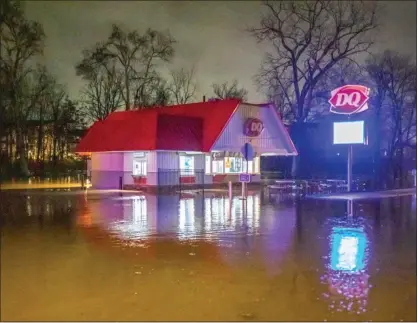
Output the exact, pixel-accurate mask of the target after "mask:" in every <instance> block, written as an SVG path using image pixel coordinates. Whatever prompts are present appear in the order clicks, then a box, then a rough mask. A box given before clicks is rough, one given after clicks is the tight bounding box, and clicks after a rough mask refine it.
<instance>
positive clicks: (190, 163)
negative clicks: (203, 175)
mask: <svg viewBox="0 0 418 323" xmlns="http://www.w3.org/2000/svg"><path fill="white" fill-rule="evenodd" d="M180 174H181V175H183V176H187V175H194V157H193V156H189V155H180Z"/></svg>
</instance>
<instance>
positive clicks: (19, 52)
mask: <svg viewBox="0 0 418 323" xmlns="http://www.w3.org/2000/svg"><path fill="white" fill-rule="evenodd" d="M2 9H3V10H2V19H1V22H0V24H1V26H0V27H1V47H2V50H1V61H0V64H1V65H0V66H1V74H2V80H3V81H4V82H3V81H2V83H4V84H3V85H4V86H5V87H4V88H3V91H4V92H3V95H4V96H5V97H6V100H7V107H5V108H4V109H5V110H6V109H7V111H6V115H7V116H8V117H9V121H11V122H12V123H13V124H15V126H16V128H15V129H16V142H17V151H18V154H19V159H20V168H21V171H22V173H23V174H24V175H28V174H29V170H28V165H27V160H26V153H25V143H24V133H23V130H24V128H25V123H26V120H27V119H26V118H27V116H28V115H29V113H30V110H32V109H33V107H34V105H35V103H36V100H37V99H38V98H39V97H40V95H41V93H42V92H43V91H44V89H45V87H44V86H45V84H46V82H41V83H39V84H37V85H36V86H34V84H33V82H32V80H33V79H34V78H36V77H37V76H34V77H32V76H33V73H34V69H33V66H32V65H31V62H30V59H31V58H33V57H34V56H36V55H39V54H42V51H43V46H44V38H45V35H44V31H43V28H42V26H41V25H40V24H39V23H37V22H34V21H30V20H27V19H26V17H25V16H24V14H23V10H22V8H21V6H20V3H19V2H17V1H3V3H2ZM38 76H39V77H40V78H41V79H42V78H43V77H44V76H45V74H44V73H38Z"/></svg>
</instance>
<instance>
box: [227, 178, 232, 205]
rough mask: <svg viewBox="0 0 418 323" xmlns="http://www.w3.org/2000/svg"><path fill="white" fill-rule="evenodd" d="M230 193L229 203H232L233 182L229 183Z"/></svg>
mask: <svg viewBox="0 0 418 323" xmlns="http://www.w3.org/2000/svg"><path fill="white" fill-rule="evenodd" d="M228 192H229V194H228V197H229V201H231V200H232V182H231V181H229V182H228Z"/></svg>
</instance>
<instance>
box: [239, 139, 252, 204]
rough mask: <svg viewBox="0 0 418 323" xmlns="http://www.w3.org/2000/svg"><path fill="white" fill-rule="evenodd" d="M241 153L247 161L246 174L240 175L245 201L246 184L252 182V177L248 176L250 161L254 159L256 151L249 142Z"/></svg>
mask: <svg viewBox="0 0 418 323" xmlns="http://www.w3.org/2000/svg"><path fill="white" fill-rule="evenodd" d="M241 152H242V155H243V156H244V159H245V160H246V172H245V173H244V172H243V173H241V174H239V181H240V182H241V185H242V189H241V194H242V197H241V199H243V200H245V199H246V194H245V193H246V190H245V184H246V183H249V182H250V181H251V175H250V174H248V161H251V160H253V159H254V149H253V147H252V146H251V144H250V143H248V142H247V143H246V144H245V145H244V146H242V148H241ZM243 168H244V167H243Z"/></svg>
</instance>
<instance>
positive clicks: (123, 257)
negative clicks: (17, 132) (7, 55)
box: [0, 190, 416, 321]
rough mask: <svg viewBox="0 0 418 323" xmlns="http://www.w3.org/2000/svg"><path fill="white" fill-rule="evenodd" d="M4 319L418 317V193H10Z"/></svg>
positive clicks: (4, 217)
mask: <svg viewBox="0 0 418 323" xmlns="http://www.w3.org/2000/svg"><path fill="white" fill-rule="evenodd" d="M0 200H1V203H0V204H1V222H2V237H1V238H2V240H1V296H2V297H1V318H2V320H17V321H22V320H30V321H34V320H38V321H39V320H40V321H48V320H54V321H55V320H56V321H60V320H67V321H68V320H70V321H77V320H85V321H89V320H95V321H100V320H109V321H129V320H131V321H132V320H136V321H140V320H165V321H169V320H186V321H187V320H197V321H203V320H204V321H211V320H222V321H223V320H227V321H236V320H248V321H269V320H275V321H295V320H296V321H301V320H303V321H324V320H328V321H331V320H334V321H335V320H343V321H371V320H373V321H387V320H390V321H401V320H404V321H416V197H415V196H404V197H398V198H386V199H383V200H374V201H361V202H358V203H354V216H353V217H348V216H347V214H346V211H347V210H346V208H347V206H346V202H344V201H328V200H300V201H295V200H294V199H292V198H291V197H286V196H283V195H282V196H274V195H270V196H268V195H265V194H262V192H251V193H250V195H249V197H248V199H247V200H246V201H244V202H243V201H242V200H240V199H239V197H238V196H235V197H233V199H232V200H229V198H228V197H227V196H226V195H225V194H222V193H219V192H218V193H208V192H206V193H205V194H203V193H202V192H200V193H183V194H174V195H158V196H156V195H141V194H140V193H124V194H123V195H121V194H119V193H106V194H104V193H99V192H96V193H95V192H94V191H92V192H89V193H84V192H82V191H63V190H61V191H45V190H32V191H13V192H12V191H6V192H0Z"/></svg>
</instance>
